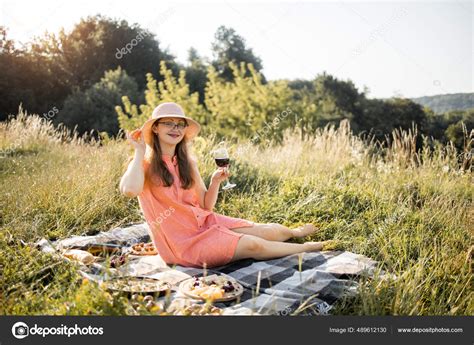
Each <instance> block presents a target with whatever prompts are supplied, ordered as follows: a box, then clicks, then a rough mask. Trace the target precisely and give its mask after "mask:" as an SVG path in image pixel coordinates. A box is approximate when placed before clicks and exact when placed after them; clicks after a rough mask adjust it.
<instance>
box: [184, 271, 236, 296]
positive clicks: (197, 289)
mask: <svg viewBox="0 0 474 345" xmlns="http://www.w3.org/2000/svg"><path fill="white" fill-rule="evenodd" d="M179 288H180V291H181V292H182V293H184V294H185V295H186V296H188V297H191V298H195V299H201V300H212V301H215V302H218V301H230V300H233V299H235V298H237V297H239V296H240V295H242V293H243V291H244V288H243V286H242V285H240V284H239V283H238V282H237V281H235V280H234V279H232V278H230V277H227V276H225V275H217V274H213V275H210V276H206V277H194V278H190V279H186V280H185V281H183V282H182V283H181V284H180V286H179Z"/></svg>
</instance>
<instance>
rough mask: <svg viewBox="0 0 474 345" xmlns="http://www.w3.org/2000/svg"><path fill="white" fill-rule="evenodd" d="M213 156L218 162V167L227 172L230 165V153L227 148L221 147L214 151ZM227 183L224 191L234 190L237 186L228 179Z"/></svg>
mask: <svg viewBox="0 0 474 345" xmlns="http://www.w3.org/2000/svg"><path fill="white" fill-rule="evenodd" d="M212 155H213V157H214V159H215V161H216V164H217V166H218V167H220V168H225V170H226V172H227V171H228V169H229V164H230V158H229V152H228V151H227V149H226V148H225V147H220V148H218V149H216V150H214V151H212ZM226 182H227V183H226V184H225V186H223V187H222V190H228V189H232V188H234V187H235V186H236V184H235V183H230V182H229V179H228V178H227V179H226Z"/></svg>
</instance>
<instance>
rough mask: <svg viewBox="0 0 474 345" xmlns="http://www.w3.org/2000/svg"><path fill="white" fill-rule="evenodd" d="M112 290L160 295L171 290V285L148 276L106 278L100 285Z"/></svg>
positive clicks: (130, 293)
mask: <svg viewBox="0 0 474 345" xmlns="http://www.w3.org/2000/svg"><path fill="white" fill-rule="evenodd" d="M101 286H102V287H103V288H105V289H106V290H109V291H112V292H115V291H117V292H124V293H126V294H128V295H130V296H131V295H132V294H145V295H154V296H160V295H162V294H165V293H166V292H167V291H169V290H171V285H170V284H169V283H167V282H164V281H162V280H159V279H154V278H149V277H119V278H113V279H110V280H106V281H104V282H103V283H102V285H101Z"/></svg>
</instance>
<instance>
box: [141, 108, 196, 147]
mask: <svg viewBox="0 0 474 345" xmlns="http://www.w3.org/2000/svg"><path fill="white" fill-rule="evenodd" d="M166 117H176V118H182V119H184V120H186V122H187V123H188V127H186V129H185V131H186V133H185V135H184V136H185V137H186V139H187V140H188V141H189V140H191V139H193V138H194V137H195V136H196V135H197V134H198V133H199V131H200V130H201V126H200V125H199V123H198V122H196V121H195V120H193V119H192V118H190V117H188V116H186V115H185V114H184V110H183V108H181V106H180V105H179V104H177V103H174V102H165V103H161V104H160V105H159V106H157V107H156V108H155V109H154V110H153V113H152V114H151V118H150V119H149V120H147V121H146V122H145V123H144V124H143V126H142V127H141V128H140V130H141V132H142V133H143V137H144V138H145V143H146V144H147V145H149V146H152V145H153V131H152V129H151V127H152V126H153V123H155V121H157V120H159V119H162V118H166Z"/></svg>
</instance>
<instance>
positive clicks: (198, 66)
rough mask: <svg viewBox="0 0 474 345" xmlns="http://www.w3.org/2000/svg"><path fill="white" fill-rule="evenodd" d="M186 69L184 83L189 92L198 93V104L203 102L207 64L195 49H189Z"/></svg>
mask: <svg viewBox="0 0 474 345" xmlns="http://www.w3.org/2000/svg"><path fill="white" fill-rule="evenodd" d="M188 63H189V65H188V66H187V67H186V69H185V70H186V81H187V82H188V84H189V89H190V91H191V92H198V93H199V103H201V104H202V103H203V102H204V92H205V89H206V83H207V67H208V66H209V63H208V62H207V61H205V60H204V59H203V58H201V57H200V56H199V54H198V52H197V50H196V49H194V48H192V47H191V48H190V49H189V52H188Z"/></svg>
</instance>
